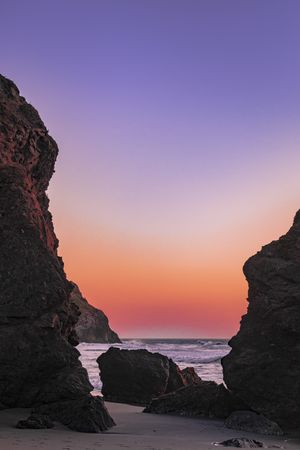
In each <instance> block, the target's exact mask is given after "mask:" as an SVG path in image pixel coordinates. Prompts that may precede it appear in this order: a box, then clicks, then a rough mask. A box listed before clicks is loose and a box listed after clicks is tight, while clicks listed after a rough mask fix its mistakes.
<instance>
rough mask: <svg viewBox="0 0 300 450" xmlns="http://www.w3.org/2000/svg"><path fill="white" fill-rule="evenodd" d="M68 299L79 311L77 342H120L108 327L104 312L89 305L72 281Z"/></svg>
mask: <svg viewBox="0 0 300 450" xmlns="http://www.w3.org/2000/svg"><path fill="white" fill-rule="evenodd" d="M70 300H71V302H73V303H74V304H75V305H76V306H77V307H78V308H79V312H80V316H79V318H78V321H77V323H76V325H75V331H76V333H77V336H78V339H79V342H102V343H121V340H120V338H119V336H118V335H117V333H115V332H114V331H113V330H112V329H111V328H110V326H109V323H108V318H107V317H106V315H105V314H104V312H103V311H101V310H100V309H97V308H95V307H94V306H92V305H90V304H89V303H88V301H87V300H86V299H85V298H84V297H83V296H82V294H81V292H80V290H79V287H78V286H77V285H76V284H75V283H73V282H72V290H71V294H70Z"/></svg>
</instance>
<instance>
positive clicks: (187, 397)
mask: <svg viewBox="0 0 300 450" xmlns="http://www.w3.org/2000/svg"><path fill="white" fill-rule="evenodd" d="M242 406H244V405H242V403H241V402H240V401H239V400H238V399H236V398H235V397H234V396H233V395H232V394H231V393H230V392H229V391H228V390H227V389H226V388H225V387H224V386H223V385H222V384H217V383H215V382H214V381H201V382H199V383H197V384H193V385H190V386H185V387H182V388H180V389H178V390H177V391H175V392H171V393H169V394H165V395H162V396H160V397H158V398H154V399H153V400H152V401H151V403H150V404H149V405H148V406H147V407H146V408H145V410H144V412H147V413H155V414H176V415H180V416H189V417H194V416H198V417H208V418H221V419H223V418H226V417H228V416H229V414H231V413H232V412H233V411H236V410H237V409H241V408H242Z"/></svg>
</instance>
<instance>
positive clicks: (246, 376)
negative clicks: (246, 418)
mask: <svg viewBox="0 0 300 450" xmlns="http://www.w3.org/2000/svg"><path fill="white" fill-rule="evenodd" d="M244 273H245V276H246V278H247V281H248V283H249V294H248V301H249V305H248V311H247V314H246V315H245V316H243V318H242V321H241V327H240V331H239V332H238V334H237V335H236V336H235V337H234V338H232V339H231V341H230V342H229V345H230V346H231V347H232V350H231V352H230V353H229V355H228V356H225V358H223V360H222V364H223V370H224V379H225V383H226V385H227V386H228V388H229V389H230V390H231V391H232V392H233V393H235V394H236V395H237V396H239V397H240V398H241V399H243V400H244V401H245V403H246V404H248V405H249V406H250V407H251V409H253V410H254V411H257V412H259V413H262V414H264V415H265V416H266V417H268V418H269V419H271V420H274V421H275V422H277V423H278V424H279V425H280V426H282V427H298V426H299V425H300V345H299V342H300V211H298V213H297V214H296V217H295V220H294V224H293V226H292V227H291V229H290V230H289V231H288V232H287V234H286V235H285V236H282V237H281V238H280V239H279V240H278V241H273V242H271V243H270V244H269V245H266V246H264V247H263V248H262V250H261V251H260V252H258V253H257V254H256V255H255V256H252V257H251V258H250V259H249V260H248V261H247V262H246V263H245V265H244Z"/></svg>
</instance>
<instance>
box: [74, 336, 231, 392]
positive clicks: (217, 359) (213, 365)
mask: <svg viewBox="0 0 300 450" xmlns="http://www.w3.org/2000/svg"><path fill="white" fill-rule="evenodd" d="M110 347H118V348H123V349H128V350H137V349H142V348H144V349H146V350H149V351H150V352H158V353H161V354H162V355H165V356H168V357H169V358H172V359H173V361H174V362H175V363H176V364H178V366H179V367H180V368H181V369H183V368H184V367H187V366H192V367H194V368H195V371H196V372H197V374H198V375H199V376H200V377H201V378H202V379H203V380H212V381H216V382H217V383H222V382H223V374H222V367H221V358H222V357H223V356H225V355H227V353H229V351H230V347H229V346H228V340H226V339H123V343H122V344H87V343H81V344H79V345H78V347H77V348H78V350H79V351H80V353H81V357H80V360H81V362H82V365H83V366H84V367H85V368H86V369H87V372H88V375H89V378H90V382H91V384H92V385H93V386H94V390H95V392H99V391H101V380H100V377H99V368H98V364H97V362H96V359H97V358H98V356H100V355H101V354H102V353H104V352H106V351H107V350H108V349H109V348H110Z"/></svg>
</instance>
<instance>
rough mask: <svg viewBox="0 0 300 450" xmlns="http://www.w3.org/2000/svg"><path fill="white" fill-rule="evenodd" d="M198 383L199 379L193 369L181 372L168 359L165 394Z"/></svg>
mask: <svg viewBox="0 0 300 450" xmlns="http://www.w3.org/2000/svg"><path fill="white" fill-rule="evenodd" d="M161 356H162V355H161ZM200 381H201V378H200V377H199V376H198V375H197V373H196V372H195V369H194V368H193V367H186V368H185V369H182V370H181V369H180V368H179V367H178V366H177V364H175V363H174V361H173V360H172V359H170V358H169V378H168V383H167V387H166V389H165V392H164V393H165V394H167V393H168V392H173V391H176V390H177V389H179V388H181V387H183V386H188V385H189V384H194V383H199V382H200Z"/></svg>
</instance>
